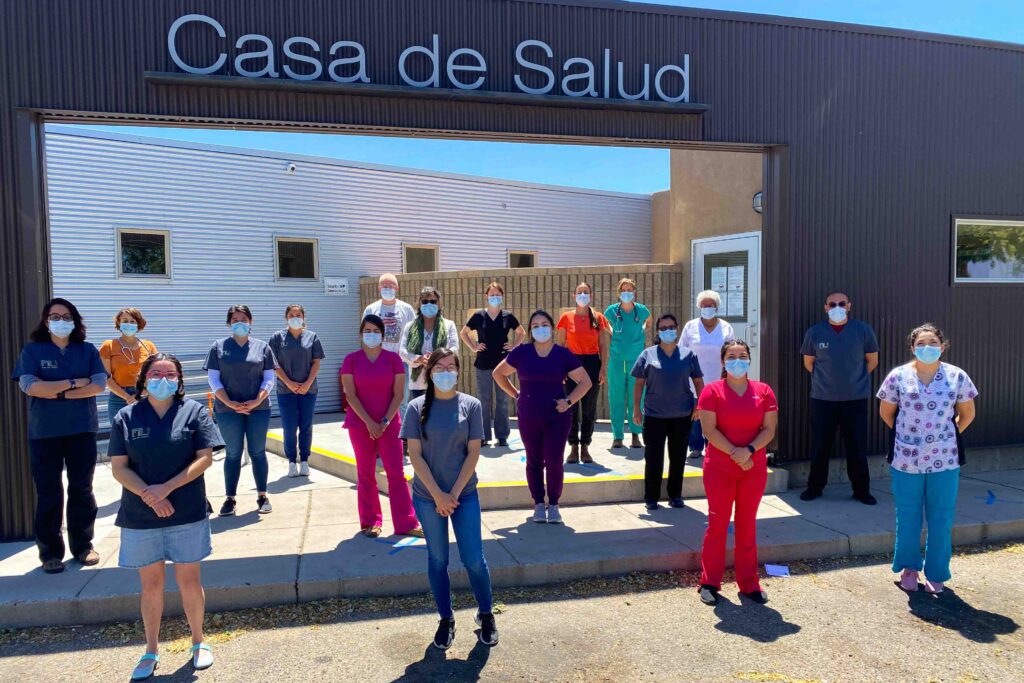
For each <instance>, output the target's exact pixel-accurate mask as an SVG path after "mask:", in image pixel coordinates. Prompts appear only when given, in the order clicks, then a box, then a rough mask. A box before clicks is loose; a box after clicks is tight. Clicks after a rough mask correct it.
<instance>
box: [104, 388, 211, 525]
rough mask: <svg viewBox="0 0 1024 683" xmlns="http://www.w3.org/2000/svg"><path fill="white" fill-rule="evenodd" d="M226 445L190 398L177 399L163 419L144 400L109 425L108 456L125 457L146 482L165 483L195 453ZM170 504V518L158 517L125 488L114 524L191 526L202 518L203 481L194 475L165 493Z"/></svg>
mask: <svg viewBox="0 0 1024 683" xmlns="http://www.w3.org/2000/svg"><path fill="white" fill-rule="evenodd" d="M223 447H224V439H222V438H221V435H220V430H219V429H218V428H217V425H216V424H215V423H214V421H213V419H212V418H211V417H210V413H209V412H208V411H207V410H206V407H205V406H204V405H202V404H200V403H198V402H196V401H193V400H192V399H189V398H187V399H185V400H184V401H175V402H174V403H173V404H171V407H170V409H168V411H167V413H166V414H165V415H164V416H163V417H162V418H161V417H160V416H159V415H157V414H156V411H155V410H153V406H152V405H150V403H149V400H148V399H144V400H142V401H139V402H138V403H133V404H131V405H130V406H128V407H126V408H122V409H121V411H120V412H118V414H117V416H116V417H115V418H114V424H113V425H112V426H111V428H110V446H109V448H108V451H107V453H108V455H110V456H111V457H113V456H117V455H121V456H124V455H127V456H128V467H129V468H131V469H132V470H133V471H134V472H135V473H136V474H138V475H139V478H141V479H142V481H144V482H146V484H163V483H164V482H166V481H168V480H170V479H173V478H174V477H175V476H177V475H178V473H179V472H181V471H182V470H184V469H185V468H186V467H188V466H189V465H190V464H191V463H192V462H193V461H194V460H195V459H196V451H201V450H203V449H204V448H212V449H213V450H215V451H217V450H220V449H221V448H223ZM167 500H169V501H171V505H172V506H174V514H172V515H171V516H170V517H157V515H156V512H154V511H153V508H151V507H149V506H148V505H146V504H145V503H144V502H142V498H140V497H139V496H137V495H135V494H134V493H132V492H131V491H129V490H128V489H124V490H123V491H122V492H121V509H120V510H118V512H117V519H116V520H115V522H114V523H115V524H117V526H119V527H124V528H126V529H160V528H163V527H169V526H177V525H179V524H191V523H193V522H198V521H200V520H202V519H204V518H205V517H206V484H205V483H204V482H203V477H198V478H197V479H194V480H192V481H190V482H189V483H187V484H185V485H184V486H182V487H181V488H177V489H175V490H174V491H172V492H171V494H170V495H169V496H167Z"/></svg>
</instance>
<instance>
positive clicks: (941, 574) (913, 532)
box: [890, 468, 960, 582]
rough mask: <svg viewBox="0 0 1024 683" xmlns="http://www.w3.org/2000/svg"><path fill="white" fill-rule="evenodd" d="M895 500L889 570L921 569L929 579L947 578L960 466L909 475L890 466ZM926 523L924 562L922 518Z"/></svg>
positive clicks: (941, 579) (942, 579) (951, 551)
mask: <svg viewBox="0 0 1024 683" xmlns="http://www.w3.org/2000/svg"><path fill="white" fill-rule="evenodd" d="M890 472H891V473H892V495H893V498H895V499H896V549H895V552H894V553H893V560H892V570H893V571H894V572H900V571H903V570H904V569H911V570H914V571H921V569H924V575H925V577H926V578H927V579H929V580H931V581H943V582H945V581H949V577H950V574H949V561H950V559H951V558H952V556H953V517H954V515H955V514H956V494H957V489H958V488H959V486H960V469H959V468H954V469H951V470H945V471H941V472H929V473H927V474H908V473H906V472H900V471H899V470H896V469H891V470H890ZM922 512H923V513H924V518H925V519H926V520H927V522H928V538H927V540H926V541H925V550H924V562H922V561H921V517H922V514H921V513H922Z"/></svg>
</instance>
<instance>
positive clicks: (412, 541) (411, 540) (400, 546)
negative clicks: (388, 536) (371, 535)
mask: <svg viewBox="0 0 1024 683" xmlns="http://www.w3.org/2000/svg"><path fill="white" fill-rule="evenodd" d="M373 540H374V541H376V542H377V543H383V544H385V545H389V546H391V550H390V551H388V555H394V554H396V553H399V552H401V551H403V550H405V549H406V548H418V549H420V550H426V549H427V546H426V545H416V541H418V540H420V539H418V538H416V537H415V536H408V537H406V538H403V539H402V540H401V541H399V542H398V543H392V542H391V541H386V540H384V539H383V538H375V539H373Z"/></svg>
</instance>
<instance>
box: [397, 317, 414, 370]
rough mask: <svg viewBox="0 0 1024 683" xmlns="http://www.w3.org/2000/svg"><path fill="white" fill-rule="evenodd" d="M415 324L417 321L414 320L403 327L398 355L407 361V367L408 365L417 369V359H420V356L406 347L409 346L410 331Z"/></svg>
mask: <svg viewBox="0 0 1024 683" xmlns="http://www.w3.org/2000/svg"><path fill="white" fill-rule="evenodd" d="M415 324H416V321H415V320H413V322H410V323H406V324H405V325H404V326H403V327H402V334H401V336H400V337H399V340H398V355H399V356H401V357H402V360H403V361H405V363H406V365H408V366H409V367H416V359H417V358H419V356H418V355H416V354H415V353H410V352H409V350H408V349H407V348H406V346H408V344H409V329H410V327H411V326H412V325H415Z"/></svg>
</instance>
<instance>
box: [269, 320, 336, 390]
mask: <svg viewBox="0 0 1024 683" xmlns="http://www.w3.org/2000/svg"><path fill="white" fill-rule="evenodd" d="M269 344H270V350H271V351H273V352H274V358H275V359H277V364H278V365H279V366H280V367H281V369H282V370H284V374H286V375H288V379H290V380H292V381H293V382H305V381H306V380H307V379H309V371H310V369H311V368H312V365H313V361H314V360H316V359H318V358H323V357H324V347H323V345H322V344H321V343H320V338H319V337H318V336H316V332H313V331H312V330H303V331H302V334H300V335H299V336H298V337H296V336H295V335H294V334H292V333H291V330H289V329H287V328H285V329H283V330H278V331H277V332H275V333H274V335H273V336H272V337H271V338H270V342H269ZM319 388H320V387H319V386H318V384H317V380H313V384H312V385H311V386H310V387H309V392H308V393H309V394H315V393H316V392H317V390H318V389H319ZM277 393H279V394H290V393H292V391H291V389H289V388H288V387H286V386H285V385H284V383H283V382H281V379H280V378H278V380H277Z"/></svg>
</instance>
